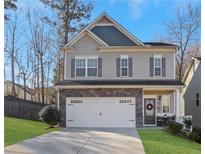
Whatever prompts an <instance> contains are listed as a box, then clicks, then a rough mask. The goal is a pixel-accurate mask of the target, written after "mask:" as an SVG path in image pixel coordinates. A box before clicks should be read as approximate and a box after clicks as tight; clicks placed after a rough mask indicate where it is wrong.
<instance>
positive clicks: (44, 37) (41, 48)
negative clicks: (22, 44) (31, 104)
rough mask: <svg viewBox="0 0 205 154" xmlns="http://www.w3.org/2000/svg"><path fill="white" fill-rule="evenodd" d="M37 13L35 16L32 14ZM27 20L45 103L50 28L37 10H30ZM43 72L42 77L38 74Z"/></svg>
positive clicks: (42, 98)
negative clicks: (45, 66) (46, 60)
mask: <svg viewBox="0 0 205 154" xmlns="http://www.w3.org/2000/svg"><path fill="white" fill-rule="evenodd" d="M32 15H35V16H32ZM27 20H28V24H29V30H30V38H29V44H30V46H31V48H32V49H33V51H34V53H35V56H36V58H37V70H38V71H39V70H40V72H37V77H38V81H37V83H39V81H40V82H41V101H42V103H43V104H44V103H45V100H44V90H45V75H44V61H45V56H46V54H47V52H48V49H49V45H50V39H49V35H50V33H49V32H48V28H46V27H45V23H44V22H43V21H42V20H41V19H40V16H39V15H38V13H37V12H35V11H34V12H32V14H31V11H30V10H28V12H27ZM39 73H40V74H41V76H40V78H39V76H38V74H39Z"/></svg>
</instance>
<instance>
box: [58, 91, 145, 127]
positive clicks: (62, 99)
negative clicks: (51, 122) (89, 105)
mask: <svg viewBox="0 0 205 154" xmlns="http://www.w3.org/2000/svg"><path fill="white" fill-rule="evenodd" d="M142 96H143V94H142V88H118V89H107V88H106V89H101V88H98V89H61V90H59V109H60V114H61V120H60V126H62V127H66V97H135V98H136V99H135V100H136V127H142V126H143V115H142V114H143V113H142V105H143V103H142Z"/></svg>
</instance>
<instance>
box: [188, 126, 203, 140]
mask: <svg viewBox="0 0 205 154" xmlns="http://www.w3.org/2000/svg"><path fill="white" fill-rule="evenodd" d="M189 138H190V139H192V140H193V141H195V142H197V143H201V129H200V128H197V127H194V128H193V130H192V132H191V133H190V134H189Z"/></svg>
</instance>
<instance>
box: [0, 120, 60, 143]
mask: <svg viewBox="0 0 205 154" xmlns="http://www.w3.org/2000/svg"><path fill="white" fill-rule="evenodd" d="M58 129H59V128H48V126H47V125H46V124H44V123H42V122H37V121H32V120H24V119H18V118H10V117H5V118H4V145H5V146H8V145H11V144H14V143H17V142H20V141H23V140H25V139H28V138H32V137H35V136H39V135H41V134H45V133H49V132H52V131H55V130H58Z"/></svg>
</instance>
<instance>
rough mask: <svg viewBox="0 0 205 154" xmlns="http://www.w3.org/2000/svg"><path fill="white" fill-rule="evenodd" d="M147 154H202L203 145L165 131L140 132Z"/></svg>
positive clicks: (147, 130)
mask: <svg viewBox="0 0 205 154" xmlns="http://www.w3.org/2000/svg"><path fill="white" fill-rule="evenodd" d="M138 132H139V134H140V137H141V139H142V143H143V145H144V148H145V152H146V154H200V151H201V145H200V144H197V143H194V142H192V141H190V140H188V139H185V138H182V137H178V136H173V135H171V134H169V133H167V132H166V131H165V130H156V129H139V130H138Z"/></svg>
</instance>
